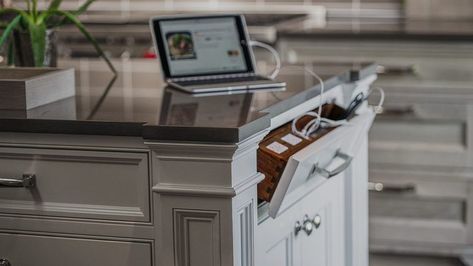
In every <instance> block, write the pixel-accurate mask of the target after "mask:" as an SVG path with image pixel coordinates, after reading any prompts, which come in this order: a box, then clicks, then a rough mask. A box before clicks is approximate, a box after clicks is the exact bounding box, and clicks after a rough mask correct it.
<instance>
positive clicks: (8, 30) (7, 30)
mask: <svg viewBox="0 0 473 266" xmlns="http://www.w3.org/2000/svg"><path fill="white" fill-rule="evenodd" d="M20 21H21V15H18V16H16V17H15V18H14V19H13V20H12V21H11V22H10V24H8V26H7V27H6V28H5V31H3V34H2V36H1V37H0V47H2V46H3V44H4V43H5V42H6V40H7V39H8V37H10V34H11V33H12V32H13V30H14V29H15V28H16V26H18V24H19V23H20Z"/></svg>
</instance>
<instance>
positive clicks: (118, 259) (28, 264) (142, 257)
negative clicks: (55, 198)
mask: <svg viewBox="0 0 473 266" xmlns="http://www.w3.org/2000/svg"><path fill="white" fill-rule="evenodd" d="M151 254H152V253H151V243H146V242H139V241H134V242H132V241H130V242H125V241H115V240H95V239H80V238H75V237H52V236H35V235H25V234H10V233H0V259H2V260H4V261H6V262H8V263H9V264H6V265H11V266H66V265H67V266H108V265H110V266H112V265H113V266H129V265H137V266H138V265H139V266H152V255H151Z"/></svg>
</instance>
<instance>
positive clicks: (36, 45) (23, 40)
mask: <svg viewBox="0 0 473 266" xmlns="http://www.w3.org/2000/svg"><path fill="white" fill-rule="evenodd" d="M62 1H63V0H51V1H50V3H49V6H48V7H47V9H45V10H39V9H38V0H25V2H26V9H25V10H22V9H18V8H15V7H2V8H1V9H0V15H2V16H5V15H7V16H9V19H8V21H7V23H6V25H5V27H4V31H3V34H2V35H1V37H0V48H1V47H4V46H5V44H8V47H7V49H8V58H9V62H10V63H11V62H13V61H15V62H19V64H20V65H31V66H35V67H43V66H49V65H50V63H51V60H52V58H53V57H54V56H55V55H54V54H55V51H54V47H55V43H54V29H55V28H57V27H60V26H62V25H64V24H73V25H75V26H76V27H77V29H78V30H79V31H80V32H81V33H82V34H83V35H84V36H85V37H86V38H87V40H88V41H89V42H90V43H91V44H92V45H93V46H94V48H95V50H96V51H97V53H98V55H99V56H100V57H101V58H103V59H104V60H105V62H106V63H107V65H108V66H109V68H110V70H112V72H113V73H116V70H115V67H114V66H113V64H112V63H111V62H110V60H109V59H108V58H107V56H106V55H105V54H104V52H103V50H102V48H101V47H100V46H99V45H98V43H97V41H96V40H95V38H94V37H93V36H92V35H91V34H90V33H89V32H88V31H87V29H86V28H85V26H84V25H83V24H82V23H81V22H80V20H79V19H78V17H79V16H80V15H81V14H82V13H84V12H85V11H86V10H87V9H88V8H89V6H90V5H91V4H92V3H93V2H95V0H87V1H86V2H85V3H84V4H82V5H81V6H80V7H79V8H78V9H77V10H75V11H66V10H61V9H60V5H61V3H62ZM15 56H16V57H17V58H16V59H15V60H14V57H15ZM22 61H23V62H22ZM28 62H29V63H28Z"/></svg>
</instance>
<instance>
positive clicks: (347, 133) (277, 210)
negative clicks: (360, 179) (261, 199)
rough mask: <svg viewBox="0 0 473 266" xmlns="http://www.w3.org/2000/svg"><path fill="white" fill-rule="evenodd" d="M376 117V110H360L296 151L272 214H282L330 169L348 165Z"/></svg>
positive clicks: (326, 176)
mask: <svg viewBox="0 0 473 266" xmlns="http://www.w3.org/2000/svg"><path fill="white" fill-rule="evenodd" d="M373 119H374V114H373V113H372V112H370V111H367V112H366V113H363V114H360V115H358V116H356V117H355V118H353V119H352V120H351V121H350V124H349V125H344V126H341V127H338V128H336V129H334V130H333V131H332V132H330V133H328V134H327V135H325V136H323V137H322V138H320V139H319V140H317V141H316V142H314V143H312V144H311V145H309V146H307V147H306V148H304V149H302V150H301V151H299V152H297V153H296V154H294V155H293V156H292V157H291V158H290V159H289V161H288V163H287V165H286V168H285V170H284V172H283V174H282V176H281V179H280V182H279V184H278V186H277V188H276V190H275V193H274V196H273V198H272V200H271V202H270V203H269V215H270V216H271V217H276V216H278V215H280V214H281V213H282V212H284V210H286V209H287V208H289V207H290V206H292V205H293V204H294V203H295V202H297V201H298V200H299V199H300V198H301V197H303V196H304V195H306V194H307V193H310V191H312V190H313V189H314V188H316V187H317V186H320V184H322V183H324V182H325V181H326V180H327V179H329V178H330V177H331V176H329V172H332V173H336V172H337V169H339V170H340V169H341V170H344V169H346V168H348V167H349V166H350V163H351V155H353V154H354V153H356V151H357V150H358V149H359V148H360V146H361V144H362V140H363V139H362V137H363V136H365V135H364V134H366V133H367V131H368V130H369V128H370V127H371V124H372V122H373ZM320 170H322V171H320ZM323 172H325V173H323Z"/></svg>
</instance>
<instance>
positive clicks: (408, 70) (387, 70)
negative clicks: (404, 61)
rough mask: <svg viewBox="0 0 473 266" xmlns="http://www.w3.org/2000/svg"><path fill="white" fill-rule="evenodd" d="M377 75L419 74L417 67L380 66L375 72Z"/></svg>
mask: <svg viewBox="0 0 473 266" xmlns="http://www.w3.org/2000/svg"><path fill="white" fill-rule="evenodd" d="M376 72H377V73H378V74H380V75H382V74H385V75H386V74H387V75H417V74H418V73H419V67H418V66H417V65H407V66H387V65H384V66H382V65H380V66H378V69H377V71H376Z"/></svg>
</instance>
